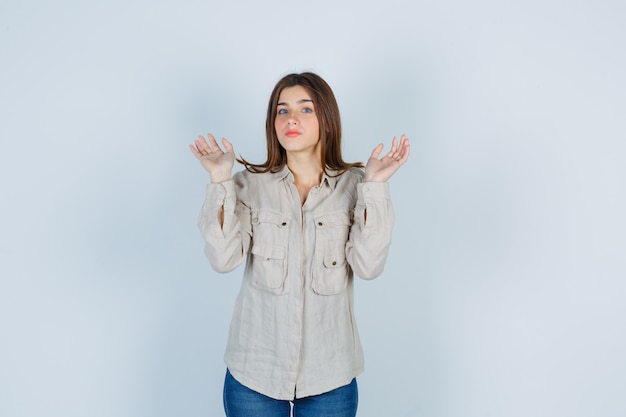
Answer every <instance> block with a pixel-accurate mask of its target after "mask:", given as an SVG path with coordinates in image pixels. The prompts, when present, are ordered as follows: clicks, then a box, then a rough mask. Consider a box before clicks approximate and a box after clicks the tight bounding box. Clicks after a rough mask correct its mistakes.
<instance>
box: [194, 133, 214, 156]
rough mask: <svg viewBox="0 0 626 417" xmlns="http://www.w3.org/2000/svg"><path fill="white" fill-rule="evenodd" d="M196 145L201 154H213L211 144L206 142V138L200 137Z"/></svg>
mask: <svg viewBox="0 0 626 417" xmlns="http://www.w3.org/2000/svg"><path fill="white" fill-rule="evenodd" d="M195 143H196V147H197V148H198V151H200V153H203V152H204V153H207V152H211V148H210V147H209V144H208V143H207V142H206V139H204V136H198V140H196V142H195Z"/></svg>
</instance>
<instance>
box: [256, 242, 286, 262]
mask: <svg viewBox="0 0 626 417" xmlns="http://www.w3.org/2000/svg"><path fill="white" fill-rule="evenodd" d="M250 252H251V253H252V254H253V255H257V256H260V257H261V258H264V259H284V258H285V248H283V247H281V246H274V245H268V244H265V243H263V244H258V243H256V244H254V245H252V249H250Z"/></svg>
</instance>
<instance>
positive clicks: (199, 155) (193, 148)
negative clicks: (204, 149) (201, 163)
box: [189, 145, 202, 159]
mask: <svg viewBox="0 0 626 417" xmlns="http://www.w3.org/2000/svg"><path fill="white" fill-rule="evenodd" d="M189 149H191V153H193V156H195V157H196V158H198V159H200V158H202V154H201V153H200V151H199V150H198V149H197V148H196V147H195V146H193V145H189Z"/></svg>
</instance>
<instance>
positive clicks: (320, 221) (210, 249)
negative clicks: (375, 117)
mask: <svg viewBox="0 0 626 417" xmlns="http://www.w3.org/2000/svg"><path fill="white" fill-rule="evenodd" d="M337 174H338V172H334V171H332V170H329V172H328V175H327V174H324V175H323V177H322V181H321V183H320V185H319V186H316V187H313V188H312V189H311V191H310V192H309V195H308V197H307V199H306V202H305V203H304V204H301V201H300V196H299V194H298V190H297V189H296V187H295V185H294V177H293V174H292V173H291V172H290V171H289V169H288V168H287V167H285V168H283V169H282V170H281V171H279V172H276V173H263V174H255V173H251V172H248V171H241V172H238V173H236V174H235V175H234V176H233V178H232V179H231V180H228V181H224V182H221V183H215V184H213V183H212V184H209V185H208V186H207V196H206V199H205V201H204V204H203V205H202V209H201V212H200V217H199V228H200V230H201V233H202V236H203V237H204V240H205V254H206V256H207V258H208V259H209V262H210V264H211V266H212V267H213V269H215V270H216V271H218V272H230V271H232V270H233V269H235V268H236V267H237V266H239V265H240V264H241V263H242V262H243V261H244V259H245V260H246V266H245V270H244V275H243V280H242V283H241V288H240V291H239V294H238V296H237V299H236V301H235V306H234V312H233V317H232V321H231V325H230V331H229V336H228V342H227V346H226V353H225V355H224V359H225V362H226V365H227V367H228V369H229V370H230V372H231V374H232V375H233V377H234V378H235V379H236V380H237V381H239V382H240V383H241V384H243V385H245V386H246V387H248V388H250V389H252V390H254V391H257V392H259V393H261V394H264V395H266V396H268V397H271V398H275V399H280V400H292V399H294V398H303V397H307V396H312V395H318V394H321V393H324V392H328V391H331V390H333V389H335V388H337V387H341V386H344V385H347V384H349V383H350V382H351V381H352V379H353V378H355V377H356V376H357V375H359V374H360V373H361V372H363V350H362V347H361V342H360V340H359V335H358V331H357V327H356V323H355V319H354V309H353V305H354V304H353V272H354V273H356V275H358V276H359V277H361V278H364V279H372V278H375V277H377V276H379V275H380V274H381V272H382V271H383V268H384V265H385V261H386V259H387V254H388V250H389V245H390V243H391V232H392V228H393V222H394V215H393V209H392V205H391V200H390V198H389V185H388V183H386V182H363V177H364V172H363V170H361V169H358V168H352V169H350V170H348V171H346V172H344V173H342V174H341V175H338V176H336V175H337ZM222 207H223V208H224V214H223V223H222V225H221V226H220V223H219V221H218V213H219V211H220V210H221V208H222Z"/></svg>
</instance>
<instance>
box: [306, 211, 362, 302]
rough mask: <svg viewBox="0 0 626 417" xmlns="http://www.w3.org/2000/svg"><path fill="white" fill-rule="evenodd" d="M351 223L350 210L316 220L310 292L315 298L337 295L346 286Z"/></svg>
mask: <svg viewBox="0 0 626 417" xmlns="http://www.w3.org/2000/svg"><path fill="white" fill-rule="evenodd" d="M351 223H352V211H351V210H349V211H348V210H342V211H335V212H331V213H325V214H321V215H319V216H316V217H315V258H314V261H313V279H312V281H311V289H312V290H313V291H314V292H315V293H316V294H319V295H334V294H338V293H340V292H342V291H343V290H344V289H345V288H346V286H347V283H348V278H349V276H350V267H349V265H348V263H347V261H346V242H347V241H348V236H349V233H350V225H351Z"/></svg>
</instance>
